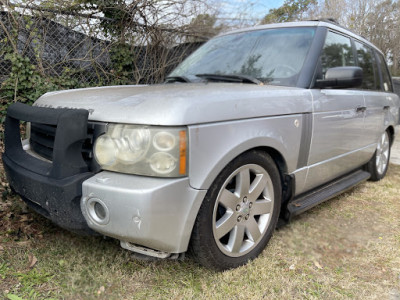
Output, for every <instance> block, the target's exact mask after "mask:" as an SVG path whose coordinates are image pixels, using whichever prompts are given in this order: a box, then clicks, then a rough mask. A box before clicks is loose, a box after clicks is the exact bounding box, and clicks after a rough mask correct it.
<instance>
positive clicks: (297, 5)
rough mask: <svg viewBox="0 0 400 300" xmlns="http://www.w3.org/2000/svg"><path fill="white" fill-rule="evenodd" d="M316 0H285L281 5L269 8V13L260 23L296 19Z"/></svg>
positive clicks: (315, 2)
mask: <svg viewBox="0 0 400 300" xmlns="http://www.w3.org/2000/svg"><path fill="white" fill-rule="evenodd" d="M316 4H317V1H316V0H286V1H285V2H284V3H283V5H282V6H281V7H278V8H274V9H270V10H269V13H268V14H267V15H266V16H265V17H264V18H263V20H262V21H261V23H262V24H269V23H282V22H290V21H296V20H298V19H299V18H300V17H301V16H302V14H303V13H305V12H307V10H308V9H310V8H311V6H312V5H316Z"/></svg>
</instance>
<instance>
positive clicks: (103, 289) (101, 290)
mask: <svg viewBox="0 0 400 300" xmlns="http://www.w3.org/2000/svg"><path fill="white" fill-rule="evenodd" d="M105 290H106V288H105V287H104V286H103V285H102V286H101V287H100V288H99V290H98V291H97V295H100V294H102V293H104V291H105Z"/></svg>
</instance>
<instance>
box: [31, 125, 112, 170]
mask: <svg viewBox="0 0 400 300" xmlns="http://www.w3.org/2000/svg"><path fill="white" fill-rule="evenodd" d="M104 128H105V124H101V123H95V122H89V123H88V130H87V139H86V140H85V142H84V143H83V146H82V157H83V159H84V160H85V162H86V164H87V165H88V166H89V169H90V170H93V169H97V167H96V166H95V165H96V163H95V160H94V159H93V158H94V156H93V144H94V141H95V139H96V138H97V137H98V136H99V135H100V134H102V133H103V132H104V130H105V129H104ZM56 130H57V126H56V125H47V124H40V123H32V124H31V135H30V140H29V143H30V146H31V150H32V151H34V152H35V153H37V154H39V155H40V156H42V157H44V158H45V159H47V160H50V161H52V160H53V149H54V141H55V138H56Z"/></svg>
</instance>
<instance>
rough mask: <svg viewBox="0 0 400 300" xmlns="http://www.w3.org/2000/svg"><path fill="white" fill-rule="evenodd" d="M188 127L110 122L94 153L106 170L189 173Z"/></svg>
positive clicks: (147, 173)
mask: <svg viewBox="0 0 400 300" xmlns="http://www.w3.org/2000/svg"><path fill="white" fill-rule="evenodd" d="M186 148H187V140H186V128H176V127H173V128H170V127H167V128H164V127H157V126H140V125H123V124H110V125H108V127H107V131H106V133H105V134H103V135H101V136H100V137H98V138H97V140H96V142H95V145H94V156H95V158H96V160H97V162H98V163H99V164H100V166H101V167H102V168H103V169H104V170H109V171H116V172H122V173H129V174H138V175H147V176H162V177H179V176H185V175H186V172H187V171H186V169H187V166H186V163H187V157H186V156H187V151H186Z"/></svg>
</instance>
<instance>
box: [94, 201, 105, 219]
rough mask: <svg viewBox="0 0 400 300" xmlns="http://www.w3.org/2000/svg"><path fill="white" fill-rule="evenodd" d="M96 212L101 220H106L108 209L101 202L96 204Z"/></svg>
mask: <svg viewBox="0 0 400 300" xmlns="http://www.w3.org/2000/svg"><path fill="white" fill-rule="evenodd" d="M94 212H95V213H96V216H97V217H98V218H99V219H100V220H104V219H105V218H106V210H105V208H104V206H103V205H101V204H100V203H99V202H96V203H95V204H94Z"/></svg>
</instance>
